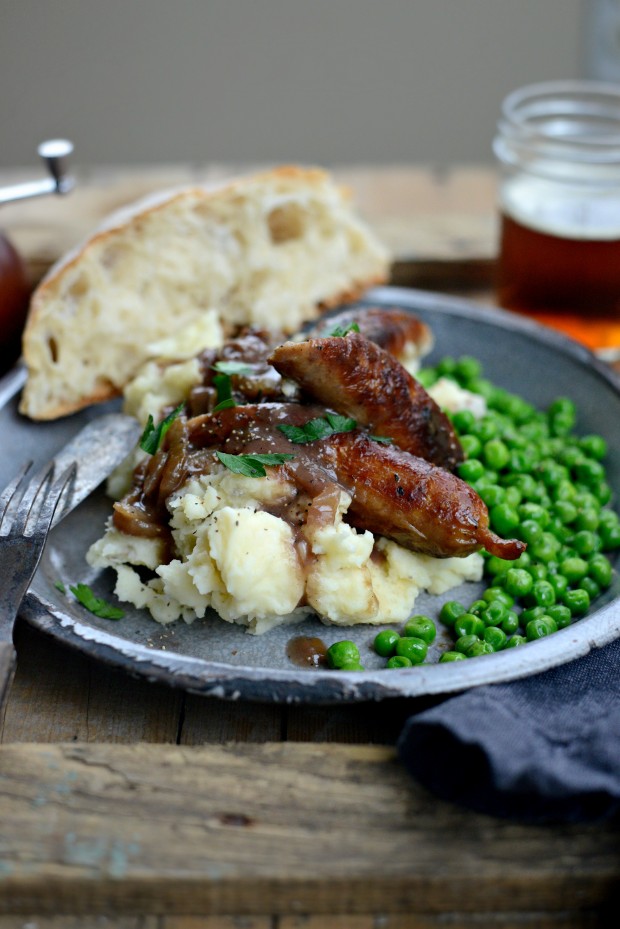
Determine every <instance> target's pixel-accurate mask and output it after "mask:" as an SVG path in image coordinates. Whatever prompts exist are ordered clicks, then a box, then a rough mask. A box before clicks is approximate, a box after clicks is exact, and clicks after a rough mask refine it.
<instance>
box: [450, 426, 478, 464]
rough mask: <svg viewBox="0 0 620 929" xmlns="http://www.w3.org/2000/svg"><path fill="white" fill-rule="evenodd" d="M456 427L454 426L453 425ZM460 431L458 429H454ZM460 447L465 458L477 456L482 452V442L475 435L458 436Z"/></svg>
mask: <svg viewBox="0 0 620 929" xmlns="http://www.w3.org/2000/svg"><path fill="white" fill-rule="evenodd" d="M455 428H456V427H455ZM456 431H457V432H460V430H459V429H457V430H456ZM460 442H461V448H462V449H463V452H464V453H465V457H466V458H479V457H480V454H481V452H482V442H481V441H480V439H479V438H478V437H477V436H475V435H467V434H465V435H461V436H460Z"/></svg>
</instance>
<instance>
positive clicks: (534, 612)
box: [519, 606, 546, 627]
mask: <svg viewBox="0 0 620 929" xmlns="http://www.w3.org/2000/svg"><path fill="white" fill-rule="evenodd" d="M545 613H546V610H545V608H544V606H530V607H528V608H527V609H526V610H522V611H521V615H520V616H519V620H520V624H521V625H522V626H524V627H525V626H527V624H528V623H529V622H531V620H532V619H540V617H541V616H544V615H545Z"/></svg>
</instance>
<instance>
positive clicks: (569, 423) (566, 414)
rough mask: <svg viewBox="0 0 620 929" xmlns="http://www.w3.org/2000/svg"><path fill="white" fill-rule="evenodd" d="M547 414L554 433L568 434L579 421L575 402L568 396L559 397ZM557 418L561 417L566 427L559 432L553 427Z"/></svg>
mask: <svg viewBox="0 0 620 929" xmlns="http://www.w3.org/2000/svg"><path fill="white" fill-rule="evenodd" d="M547 416H548V418H549V426H550V428H551V430H552V432H553V433H554V435H566V434H567V433H569V432H570V431H571V429H572V428H573V427H574V425H575V422H576V421H577V411H576V409H575V404H574V403H573V401H572V400H570V399H569V398H568V397H558V398H557V399H556V400H554V401H553V403H552V404H551V406H550V407H549V409H548V410H547ZM557 419H560V420H561V421H562V422H563V423H564V428H563V429H562V430H561V431H559V432H558V431H556V430H554V429H553V423H554V421H555V420H557Z"/></svg>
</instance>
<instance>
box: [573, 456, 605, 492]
mask: <svg viewBox="0 0 620 929" xmlns="http://www.w3.org/2000/svg"><path fill="white" fill-rule="evenodd" d="M575 477H576V478H577V480H578V481H580V482H581V483H582V484H586V485H587V486H588V487H592V485H593V484H598V483H599V482H600V481H603V480H605V468H604V467H603V465H602V464H601V463H600V461H594V460H593V459H592V458H584V459H583V461H580V462H578V463H577V464H576V465H575Z"/></svg>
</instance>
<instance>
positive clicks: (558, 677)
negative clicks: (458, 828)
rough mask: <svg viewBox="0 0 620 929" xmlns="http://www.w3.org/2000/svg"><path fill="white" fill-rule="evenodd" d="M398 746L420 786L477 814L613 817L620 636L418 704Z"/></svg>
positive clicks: (539, 818)
mask: <svg viewBox="0 0 620 929" xmlns="http://www.w3.org/2000/svg"><path fill="white" fill-rule="evenodd" d="M473 660H474V661H484V658H483V657H481V658H475V659H473ZM398 748H399V752H400V756H401V758H402V760H403V762H404V764H405V765H406V767H407V768H408V769H409V771H410V772H411V774H413V776H414V777H415V778H416V779H417V780H419V781H420V782H421V783H422V784H424V785H425V786H426V787H428V788H429V789H430V790H432V791H433V792H435V793H436V794H438V795H439V796H441V797H443V798H444V799H447V800H452V801H454V802H456V803H460V804H462V805H465V806H468V807H470V808H472V809H475V810H478V811H480V812H484V813H490V814H493V815H496V816H505V817H510V818H518V819H519V820H521V821H529V822H544V821H548V822H552V821H556V822H557V821H568V822H575V821H579V820H582V821H586V820H597V819H603V818H606V817H611V816H612V815H614V814H616V813H618V812H619V811H620V641H616V642H612V643H611V645H607V646H606V647H604V648H601V649H595V650H594V651H592V652H590V653H589V654H588V655H586V656H585V657H584V658H579V659H578V660H576V661H573V662H571V663H570V664H566V665H563V666H561V667H559V668H554V669H552V670H550V671H545V672H544V673H542V674H537V675H535V676H534V677H529V678H526V679H524V680H519V681H514V682H512V683H509V684H494V685H490V686H485V687H479V688H476V689H474V690H470V691H467V692H466V693H464V694H460V695H459V696H457V697H452V698H451V699H449V700H446V701H445V702H443V703H441V704H440V705H438V706H434V707H433V708H432V709H429V710H424V711H423V712H421V713H420V714H419V715H417V716H413V717H411V718H410V719H409V720H408V721H407V723H406V725H405V728H404V730H403V732H402V734H401V736H400V739H399V743H398Z"/></svg>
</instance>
